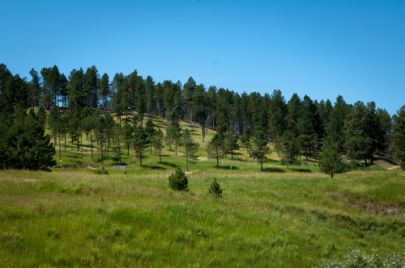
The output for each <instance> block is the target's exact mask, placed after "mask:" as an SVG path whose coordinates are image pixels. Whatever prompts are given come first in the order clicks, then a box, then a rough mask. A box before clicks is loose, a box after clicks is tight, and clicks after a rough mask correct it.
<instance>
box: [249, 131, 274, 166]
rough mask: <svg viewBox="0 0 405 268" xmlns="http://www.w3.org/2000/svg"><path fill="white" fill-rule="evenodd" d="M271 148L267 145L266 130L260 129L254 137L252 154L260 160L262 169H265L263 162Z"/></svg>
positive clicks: (251, 146) (251, 147)
mask: <svg viewBox="0 0 405 268" xmlns="http://www.w3.org/2000/svg"><path fill="white" fill-rule="evenodd" d="M268 153H270V148H269V147H268V146H267V137H266V134H265V133H264V131H262V130H260V129H258V130H256V132H255V133H254V135H253V137H252V142H251V145H250V156H251V157H253V158H255V159H257V160H258V161H259V162H260V171H263V162H264V161H265V160H266V159H267V154H268Z"/></svg>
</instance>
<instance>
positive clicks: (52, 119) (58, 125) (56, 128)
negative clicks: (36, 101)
mask: <svg viewBox="0 0 405 268" xmlns="http://www.w3.org/2000/svg"><path fill="white" fill-rule="evenodd" d="M48 125H49V128H50V129H51V133H52V136H53V146H54V148H55V146H56V140H57V139H58V144H59V146H58V147H59V150H58V151H59V161H60V160H61V159H62V157H61V149H60V133H61V132H62V122H61V115H60V113H59V110H58V108H56V106H52V108H51V111H50V112H49V117H48Z"/></svg>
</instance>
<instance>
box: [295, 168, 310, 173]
mask: <svg viewBox="0 0 405 268" xmlns="http://www.w3.org/2000/svg"><path fill="white" fill-rule="evenodd" d="M290 170H291V171H295V172H307V173H310V172H311V170H310V169H309V168H290Z"/></svg>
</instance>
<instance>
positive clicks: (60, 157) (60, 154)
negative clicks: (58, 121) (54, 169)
mask: <svg viewBox="0 0 405 268" xmlns="http://www.w3.org/2000/svg"><path fill="white" fill-rule="evenodd" d="M58 147H59V161H60V160H62V152H61V150H60V134H58Z"/></svg>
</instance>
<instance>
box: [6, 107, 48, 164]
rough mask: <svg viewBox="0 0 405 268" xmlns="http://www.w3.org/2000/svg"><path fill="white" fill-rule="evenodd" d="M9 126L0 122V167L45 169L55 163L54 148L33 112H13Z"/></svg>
mask: <svg viewBox="0 0 405 268" xmlns="http://www.w3.org/2000/svg"><path fill="white" fill-rule="evenodd" d="M14 115H15V116H14V119H13V121H12V123H11V124H10V125H9V126H5V125H2V126H0V168H14V169H32V170H38V169H46V168H48V167H49V166H52V165H55V160H54V159H53V156H54V154H55V149H54V148H53V146H52V144H51V143H50V138H49V136H48V135H46V134H45V131H44V127H43V125H42V124H41V123H40V121H39V118H38V116H37V115H35V114H34V113H33V112H31V113H30V114H29V115H27V114H26V113H25V111H24V110H19V111H17V112H16V113H15V114H14Z"/></svg>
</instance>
